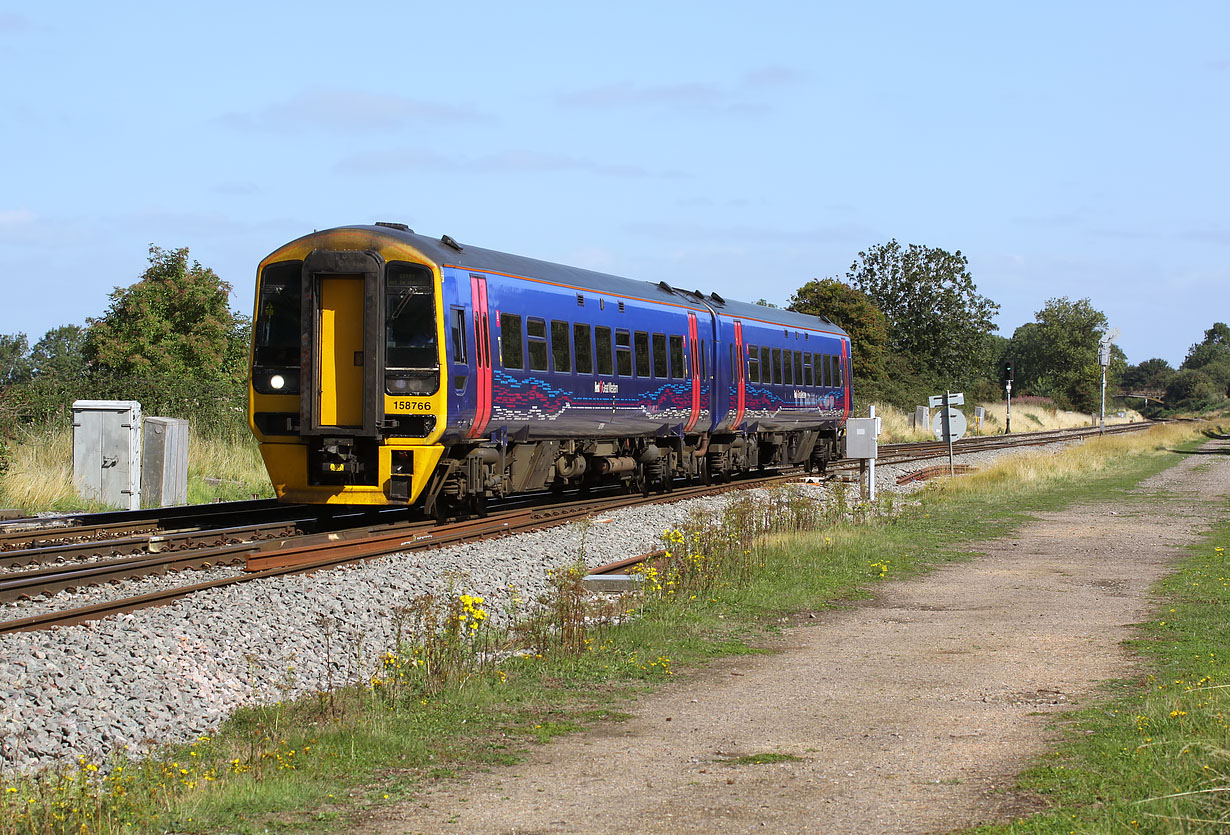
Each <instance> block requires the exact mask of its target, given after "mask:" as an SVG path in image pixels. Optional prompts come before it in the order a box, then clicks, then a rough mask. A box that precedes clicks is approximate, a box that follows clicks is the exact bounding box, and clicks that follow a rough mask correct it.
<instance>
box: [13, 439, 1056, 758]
mask: <svg viewBox="0 0 1230 835" xmlns="http://www.w3.org/2000/svg"><path fill="white" fill-rule="evenodd" d="M1061 446H1063V445H1060V444H1056V445H1054V446H1051V447H1047V448H1046V449H1047V450H1057V449H1058V448H1060V447H1061ZM1004 454H1014V453H1013V451H1010V450H997V451H988V452H974V453H970V454H967V455H963V456H961V461H962V462H963V463H966V464H972V465H974V466H978V465H979V464H980V463H983V462H985V461H989V460H991V459H993V458H996V457H998V456H1000V455H1004ZM937 460H938V459H931V460H928V461H923V462H915V463H911V464H908V465H889V466H880V467H877V469H876V476H877V478H876V481H877V488H878V489H880V490H901V491H908V490H911V489H916V488H917V486H918V484H917V483H915V484H907V485H905V486H903V487H901V488H898V487H897V484H896V477H897V476H899V475H901V474H902V473H905V472H910V471H913V470H918V469H922V468H924V467H928V466H934V465H935V463H936V462H937ZM799 489H802V490H806V491H808V492H809V493H811V494H813V495H824V494H826V493H827V492H828V491H829V490H830V489H831V487H830V486H829V485H822V484H817V485H812V484H808V485H799ZM727 501H729V499H728V498H727V497H726V496H718V497H710V498H702V499H692V500H685V501H678V502H674V503H671V504H662V505H647V506H641V507H635V508H627V509H624V510H620V511H616V512H613V513H605V514H601V515H599V516H597V517H595V518H593V519H591V520H590V521H589V522H588V523H585V524H570V525H566V526H561V527H557V528H551V529H547V530H543V531H538V532H534V533H528V534H521V535H516V536H509V537H504V538H502V539H496V540H488V541H485V542H481V543H476V544H470V545H465V546H461V547H452V548H444V549H440V550H435V551H424V552H418V553H415V554H403V555H394V556H389V557H384V558H381V559H377V560H369V561H366V562H363V563H359V564H355V565H350V566H345V567H341V568H338V569H335V570H331V571H322V572H318V573H316V574H310V575H293V576H288V577H279V578H271V579H268V580H265V581H261V582H252V583H244V584H240V585H236V586H228V587H225V588H220V589H211V590H208V591H205V592H201V593H198V594H195V595H193V596H191V597H190V598H187V599H185V600H182V601H180V602H178V603H176V604H175V605H172V606H167V607H162V608H154V609H144V610H140V611H138V612H134V613H131V614H127V615H121V616H117V617H111V618H108V619H106V620H102V621H94V622H91V623H86V624H83V625H80V626H73V627H66V628H58V629H54V630H47V631H41V632H26V633H15V634H11V635H5V636H0V658H2V659H3V660H0V770H4V771H9V770H17V771H31V770H36V769H38V768H40V767H44V766H50V765H54V764H56V763H57V762H60V761H66V760H75V759H76V758H77V757H79V756H85V757H89V758H92V759H94V760H97V761H101V760H104V759H105V758H107V757H109V756H110V755H111V754H113V753H114V752H116V751H119V750H125V749H126V750H127V751H128V752H129V753H130V754H138V753H141V752H143V751H146V750H148V749H149V747H150V746H151V745H155V744H164V743H175V742H182V741H187V740H191V739H194V738H196V737H197V736H200V735H203V734H207V733H209V732H210V731H212V730H213V729H215V728H216V727H218V725H220V724H221V723H222V722H224V721H225V720H226V719H227V718H228V717H229V716H230V715H231V714H232V713H233V712H234V711H235V709H236V708H238V707H240V706H243V705H251V704H259V703H268V702H274V701H279V700H285V699H293V698H296V697H300V696H304V695H308V694H311V693H316V692H319V691H321V690H324V689H326V688H327V687H329V686H330V684H332V685H333V686H339V685H341V684H345V683H348V682H354V681H358V680H360V679H363V678H365V677H366V676H369V675H371V674H373V673H374V672H375V664H377V663H378V662H379V658H380V657H381V655H382V654H383V653H384V652H385V651H386V650H389V649H392V648H393V647H394V646H395V644H396V631H397V624H396V622H395V621H396V618H395V615H394V612H395V610H396V609H397V608H398V607H401V606H404V605H406V604H408V603H410V602H411V601H412V600H413V599H414V598H415V597H416V596H419V595H423V594H428V593H436V594H439V593H441V592H445V591H447V590H449V589H450V588H452V589H453V590H454V591H455V592H457V593H461V592H465V593H469V594H475V595H480V596H482V597H483V598H484V600H485V603H484V608H486V609H487V610H488V612H490V613H491V616H492V618H493V619H494V620H496V622H497V623H498V622H499V621H500V619H501V617H502V614H503V613H505V612H507V611H509V609H510V607H511V602H512V598H513V596H514V594H515V596H516V597H519V598H521V599H522V600H533V599H534V598H535V597H536V596H537V595H538V594H540V593H541V592H543V591H545V589H546V580H547V575H548V572H549V571H550V570H551V569H553V568H558V567H560V566H564V565H571V564H573V563H575V562H576V561H577V560H578V559H583V560H584V562H585V563H586V565H587V566H589V567H594V566H598V565H601V564H604V563H609V562H614V561H616V560H620V559H625V558H627V557H630V556H635V555H638V554H642V553H645V552H647V551H650V550H652V549H654V548H655V547H658V545H659V544H660V541H661V535H662V532H663V531H664V530H665V529H667V528H669V527H672V526H675V525H679V524H681V523H682V522H683V521H684V520H686V519H687V518H688V517H689V515H691V514H692V513H693V512H702V513H705V514H717V513H719V512H720V509H721V507H722V506H723V505H724V504H725V503H726V502H727ZM219 576H222V575H219ZM210 578H211V576H210V575H207V574H196V573H194V574H193V576H192V579H191V580H189V581H187V582H199V581H200V580H203V579H210ZM183 582H184V580H183V579H182V578H176V577H174V576H171V577H161V578H154V579H151V580H147V581H139V582H138V581H134V582H132V583H123V584H116V585H115V586H109V587H105V588H101V589H90V590H84V591H82V592H79V593H76V594H75V595H72V596H71V597H72V600H71V602H68V601H67V598H68V597H69V596H66V595H61V596H58V597H57V598H55V599H53V600H50V601H49V600H35V601H24V602H21V603H16V604H5V605H4V606H3V607H0V619H3V620H11V619H15V618H19V617H23V616H26V615H30V614H34V613H36V612H38V611H45V610H47V609H52V608H65V607H67V606H81V605H87V604H88V603H94V602H99V601H101V600H106V599H115V598H119V597H126V596H130V595H134V594H139V593H143V592H146V591H152V590H153V589H154V587H155V585H151V584H160V585H176V584H182V583H183ZM514 589H515V592H514ZM326 644H327V646H326Z"/></svg>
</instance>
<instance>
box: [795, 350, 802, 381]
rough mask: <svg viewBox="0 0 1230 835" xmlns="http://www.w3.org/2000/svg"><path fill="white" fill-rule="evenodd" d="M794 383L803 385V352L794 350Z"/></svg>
mask: <svg viewBox="0 0 1230 835" xmlns="http://www.w3.org/2000/svg"><path fill="white" fill-rule="evenodd" d="M794 384H795V385H796V386H801V385H803V352H802V351H795V352H794Z"/></svg>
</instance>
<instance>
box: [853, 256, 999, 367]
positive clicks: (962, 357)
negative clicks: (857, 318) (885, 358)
mask: <svg viewBox="0 0 1230 835" xmlns="http://www.w3.org/2000/svg"><path fill="white" fill-rule="evenodd" d="M846 277H847V278H848V279H849V281H850V284H852V285H853V286H854V287H855V288H856V289H858V290H861V291H862V292H864V293H866V294H867V296H868V297H869V298H870V299H871V300H872V302H873V303H874V304H875V306H876V307H877V308H879V310H880V311H881V312H882V313H883V314H884V315H885V317H887V319H888V344H889V348H890V350H892V351H894V352H900V353H904V354H907V355H908V356H910V357H911V358H913V359H914V360H915V361H916V363H917V364H918V365H919V366H921V367H922V368H923V369H925V370H927V371H930V372H931V373H932V374H934V375H935V376H936V377H938V378H939V379H941V380H944V381H945V382H951V383H958V384H962V383H966V382H970V381H972V380H973V379H975V378H976V377H977V376H978V372H979V370H980V368H981V367H983V366H985V365H986V361H987V352H988V351H989V350H990V349H991V346H990V344H989V343H988V341H987V339H986V336H987V334H989V333H991V331H992V330H994V326H993V324H992V322H991V317H992V316H994V315H995V313H996V312H997V311H998V310H999V305H997V304H996V303H995V302H993V301H991V300H990V299H988V298H987V297H985V296H982V295H979V294H978V292H977V288H976V287H975V285H974V280H973V277H972V276H971V275H970V272H969V261H968V259H966V257H965V256H964V255H962V254H961V252H960V250H958V251H957V252H955V253H949V252H945V251H944V250H942V249H934V248H932V247H927V246H920V245H918V244H910V245H909V247H908V248H907V249H904V250H903V249H902V248H901V244H899V243H897V241H896V240H892V241H889V242H888V243H886V244H878V245H876V246H873V247H871V248H869V249H868V250H867V251H866V252H860V253H859V254H858V259H857V260H856V261H855V262H854V263H853V264H852V265H851V266H850V270H849V272H848V273H847V274H846Z"/></svg>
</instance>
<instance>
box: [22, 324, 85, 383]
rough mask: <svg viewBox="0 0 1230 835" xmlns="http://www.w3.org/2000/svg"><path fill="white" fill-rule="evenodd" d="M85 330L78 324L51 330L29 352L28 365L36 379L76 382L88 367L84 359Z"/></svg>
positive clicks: (82, 376)
mask: <svg viewBox="0 0 1230 835" xmlns="http://www.w3.org/2000/svg"><path fill="white" fill-rule="evenodd" d="M84 348H85V329H84V328H82V327H81V326H80V325H61V326H60V327H58V328H52V329H51V330H49V331H47V333H45V334H44V335H43V338H42V339H40V340H39V341H38V342H36V343H34V347H33V348H31V349H30V365H31V367H32V368H33V372H34V376H36V377H44V378H47V377H51V378H55V379H58V380H80V379H83V378H84V377H85V375H86V371H87V370H88V369H89V364H88V363H87V362H86V359H85V353H84Z"/></svg>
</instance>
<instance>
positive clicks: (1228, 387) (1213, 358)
mask: <svg viewBox="0 0 1230 835" xmlns="http://www.w3.org/2000/svg"><path fill="white" fill-rule="evenodd" d="M1180 369H1182V370H1184V371H1200V372H1201V373H1203V374H1204V376H1205V377H1206V378H1207V379H1208V380H1209V381H1211V382H1212V384H1213V386H1214V387H1215V388H1217V389H1220V390H1221V393H1222V396H1226V395H1230V327H1227V326H1226V325H1225V323H1224V322H1216V323H1214V325H1213V327H1211V328H1209V329H1208V330H1207V331H1205V332H1204V339H1203V340H1202V341H1200V342H1197V343H1196V344H1195V345H1193V346H1192V347H1191V349H1190V350H1189V351H1188V352H1187V358H1186V359H1185V360H1183V365H1181V366H1180ZM1205 399H1207V398H1205Z"/></svg>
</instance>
